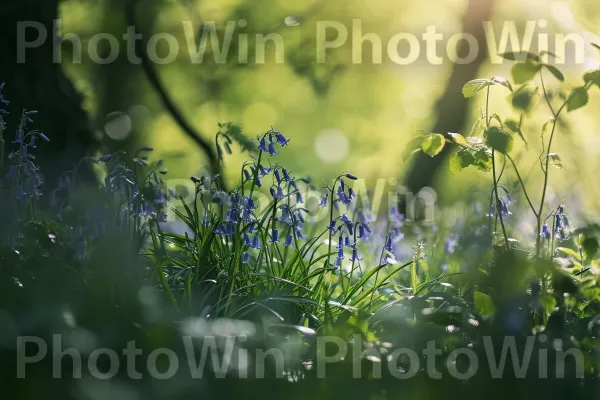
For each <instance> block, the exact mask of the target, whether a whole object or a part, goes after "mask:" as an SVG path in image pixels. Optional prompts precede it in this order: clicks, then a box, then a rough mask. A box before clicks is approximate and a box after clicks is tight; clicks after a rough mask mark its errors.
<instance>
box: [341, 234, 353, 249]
mask: <svg viewBox="0 0 600 400" xmlns="http://www.w3.org/2000/svg"><path fill="white" fill-rule="evenodd" d="M341 236H343V235H340V237H341ZM344 246H346V247H351V246H352V244H351V243H350V236H348V235H346V236H345V237H344Z"/></svg>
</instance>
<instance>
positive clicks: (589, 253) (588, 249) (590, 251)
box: [581, 237, 600, 260]
mask: <svg viewBox="0 0 600 400" xmlns="http://www.w3.org/2000/svg"><path fill="white" fill-rule="evenodd" d="M581 247H582V248H583V252H584V253H585V258H586V260H591V259H592V258H594V256H595V255H596V253H597V252H598V249H599V248H600V245H599V244H598V239H597V238H595V237H588V238H586V239H584V241H583V244H582V245H581Z"/></svg>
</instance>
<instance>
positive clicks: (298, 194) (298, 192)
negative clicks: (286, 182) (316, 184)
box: [296, 191, 304, 203]
mask: <svg viewBox="0 0 600 400" xmlns="http://www.w3.org/2000/svg"><path fill="white" fill-rule="evenodd" d="M296 203H304V199H303V198H302V193H300V191H297V192H296Z"/></svg>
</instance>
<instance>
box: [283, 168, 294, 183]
mask: <svg viewBox="0 0 600 400" xmlns="http://www.w3.org/2000/svg"><path fill="white" fill-rule="evenodd" d="M281 172H282V173H283V180H284V181H286V182H289V181H291V180H292V178H291V177H290V174H289V172H288V170H287V169H285V168H281Z"/></svg>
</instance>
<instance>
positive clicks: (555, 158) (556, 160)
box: [548, 153, 564, 169]
mask: <svg viewBox="0 0 600 400" xmlns="http://www.w3.org/2000/svg"><path fill="white" fill-rule="evenodd" d="M548 158H550V162H549V164H550V165H552V166H553V167H556V168H558V169H562V168H563V167H564V166H563V163H562V160H561V159H560V156H559V155H558V154H556V153H550V154H548Z"/></svg>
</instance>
